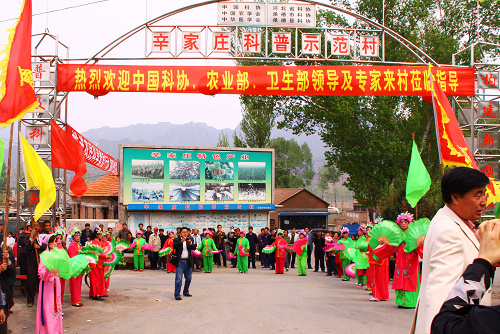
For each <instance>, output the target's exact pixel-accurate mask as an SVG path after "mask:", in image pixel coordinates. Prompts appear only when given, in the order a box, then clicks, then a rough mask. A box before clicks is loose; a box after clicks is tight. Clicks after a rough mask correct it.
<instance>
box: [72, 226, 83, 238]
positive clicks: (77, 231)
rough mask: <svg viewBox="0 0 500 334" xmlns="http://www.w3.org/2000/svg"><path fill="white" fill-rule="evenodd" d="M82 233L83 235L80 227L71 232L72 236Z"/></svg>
mask: <svg viewBox="0 0 500 334" xmlns="http://www.w3.org/2000/svg"><path fill="white" fill-rule="evenodd" d="M77 233H80V234H82V231H80V229H79V228H78V227H75V228H74V229H73V231H71V236H74V235H75V234H77Z"/></svg>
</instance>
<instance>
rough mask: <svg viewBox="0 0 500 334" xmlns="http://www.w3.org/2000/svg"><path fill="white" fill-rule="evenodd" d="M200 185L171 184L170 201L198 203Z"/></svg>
mask: <svg viewBox="0 0 500 334" xmlns="http://www.w3.org/2000/svg"><path fill="white" fill-rule="evenodd" d="M199 200H200V184H199V183H171V184H170V201H172V202H180V201H199Z"/></svg>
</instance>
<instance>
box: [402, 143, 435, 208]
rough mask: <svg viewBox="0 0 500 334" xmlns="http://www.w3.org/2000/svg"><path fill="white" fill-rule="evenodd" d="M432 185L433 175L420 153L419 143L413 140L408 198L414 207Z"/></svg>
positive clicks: (407, 190) (407, 189)
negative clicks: (430, 173)
mask: <svg viewBox="0 0 500 334" xmlns="http://www.w3.org/2000/svg"><path fill="white" fill-rule="evenodd" d="M430 187H431V177H430V175H429V172H427V169H426V168H425V166H424V163H423V162H422V158H421V157H420V154H419V153H418V149H417V145H416V144H415V141H413V148H412V149H411V161H410V168H409V170H408V178H407V179H406V200H407V201H408V203H410V205H411V207H412V208H414V207H415V206H416V205H417V203H418V201H419V200H420V199H421V198H422V197H423V196H424V195H425V193H426V192H427V191H429V188H430Z"/></svg>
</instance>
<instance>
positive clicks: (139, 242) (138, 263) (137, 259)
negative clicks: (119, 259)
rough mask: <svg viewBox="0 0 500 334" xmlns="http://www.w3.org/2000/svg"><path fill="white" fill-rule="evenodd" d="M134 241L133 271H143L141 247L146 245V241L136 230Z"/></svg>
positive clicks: (140, 232)
mask: <svg viewBox="0 0 500 334" xmlns="http://www.w3.org/2000/svg"><path fill="white" fill-rule="evenodd" d="M135 236H136V239H135V240H134V242H135V247H134V270H135V271H137V270H139V271H143V270H144V251H143V250H142V246H144V245H145V244H146V239H144V238H143V237H142V231H141V230H137V232H135Z"/></svg>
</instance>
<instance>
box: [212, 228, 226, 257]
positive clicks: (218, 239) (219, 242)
mask: <svg viewBox="0 0 500 334" xmlns="http://www.w3.org/2000/svg"><path fill="white" fill-rule="evenodd" d="M225 240H226V232H224V231H223V230H222V225H217V231H216V232H215V233H214V242H215V246H217V249H218V250H221V251H222V252H220V253H219V254H214V262H215V264H216V265H217V266H218V267H220V266H221V265H222V263H221V262H223V263H224V267H226V244H225ZM221 258H222V261H221Z"/></svg>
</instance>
